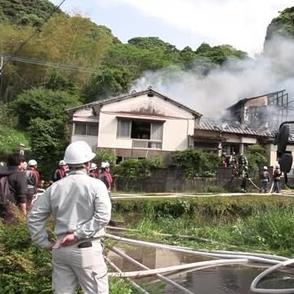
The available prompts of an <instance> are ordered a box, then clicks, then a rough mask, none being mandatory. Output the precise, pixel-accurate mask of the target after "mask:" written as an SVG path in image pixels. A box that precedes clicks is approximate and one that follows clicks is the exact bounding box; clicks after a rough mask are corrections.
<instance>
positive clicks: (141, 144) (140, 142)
mask: <svg viewBox="0 0 294 294" xmlns="http://www.w3.org/2000/svg"><path fill="white" fill-rule="evenodd" d="M132 148H138V149H140V148H142V149H162V142H161V141H156V140H144V139H133V143H132Z"/></svg>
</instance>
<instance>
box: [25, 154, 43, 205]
mask: <svg viewBox="0 0 294 294" xmlns="http://www.w3.org/2000/svg"><path fill="white" fill-rule="evenodd" d="M37 165H38V163H37V161H36V160H35V159H31V160H29V162H28V167H27V170H26V172H25V173H26V177H27V209H30V208H31V206H32V200H33V197H34V195H35V194H36V193H37V190H38V188H39V186H40V184H41V176H40V173H39V171H38V169H37Z"/></svg>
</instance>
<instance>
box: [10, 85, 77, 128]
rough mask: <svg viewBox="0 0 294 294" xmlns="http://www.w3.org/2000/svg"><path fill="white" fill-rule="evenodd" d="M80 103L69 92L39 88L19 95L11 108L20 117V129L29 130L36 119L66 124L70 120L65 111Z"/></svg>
mask: <svg viewBox="0 0 294 294" xmlns="http://www.w3.org/2000/svg"><path fill="white" fill-rule="evenodd" d="M79 103H80V102H79V97H77V96H75V95H70V94H68V93H67V92H64V91H52V90H48V89H44V88H37V89H32V90H27V91H25V92H23V93H22V94H20V95H18V96H17V98H16V100H15V101H14V102H13V103H12V104H11V107H12V108H13V109H14V111H15V114H16V115H17V117H18V125H19V127H20V128H22V129H24V130H27V129H28V128H29V127H30V126H31V121H32V120H33V119H35V118H41V119H44V120H50V119H61V120H63V121H64V122H65V121H66V120H67V118H68V116H67V114H66V112H65V110H66V109H67V108H70V107H72V106H76V105H78V104H79Z"/></svg>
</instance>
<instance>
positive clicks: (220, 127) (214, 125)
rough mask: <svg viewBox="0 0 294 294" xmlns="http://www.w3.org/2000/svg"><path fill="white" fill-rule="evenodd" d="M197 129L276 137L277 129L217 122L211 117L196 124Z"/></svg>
mask: <svg viewBox="0 0 294 294" xmlns="http://www.w3.org/2000/svg"><path fill="white" fill-rule="evenodd" d="M195 129H197V130H206V131H217V132H222V133H230V134H240V135H250V136H258V137H274V136H275V134H276V131H275V130H255V129H252V128H249V127H247V126H244V125H243V126H242V125H237V124H236V125H234V124H233V123H231V124H229V123H227V122H216V121H213V120H209V119H203V120H201V121H200V123H199V124H197V125H196V126H195Z"/></svg>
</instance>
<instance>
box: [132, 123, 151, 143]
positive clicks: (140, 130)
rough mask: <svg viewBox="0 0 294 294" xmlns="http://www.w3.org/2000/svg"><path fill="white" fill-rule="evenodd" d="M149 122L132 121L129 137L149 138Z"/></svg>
mask: <svg viewBox="0 0 294 294" xmlns="http://www.w3.org/2000/svg"><path fill="white" fill-rule="evenodd" d="M150 133H151V123H150V122H145V121H139V120H137V121H136V120H134V121H132V130H131V138H133V139H148V140H149V139H150V136H151V134H150Z"/></svg>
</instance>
